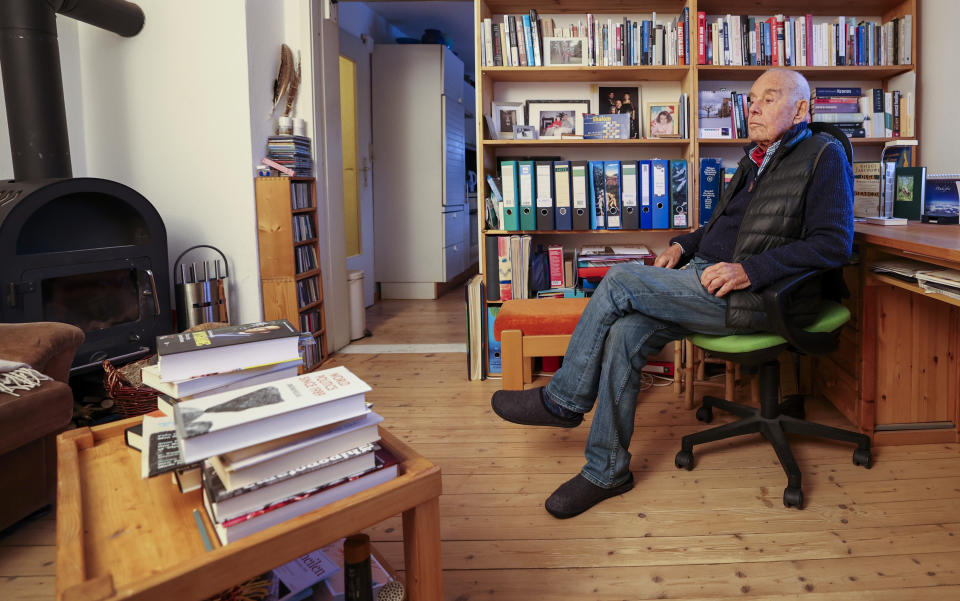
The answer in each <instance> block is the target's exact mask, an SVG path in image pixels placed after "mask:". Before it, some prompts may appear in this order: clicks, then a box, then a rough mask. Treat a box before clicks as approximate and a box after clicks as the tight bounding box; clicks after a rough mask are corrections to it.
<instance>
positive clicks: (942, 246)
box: [815, 222, 960, 444]
mask: <svg viewBox="0 0 960 601" xmlns="http://www.w3.org/2000/svg"><path fill="white" fill-rule="evenodd" d="M855 232H856V234H855V237H854V243H855V244H856V245H857V246H858V248H859V251H860V258H861V260H860V264H859V265H856V266H852V267H850V268H848V269H847V270H846V273H845V277H846V279H847V284H848V286H849V287H850V288H851V292H852V298H851V300H850V304H849V306H850V308H851V311H852V312H853V319H852V320H851V324H850V326H849V327H848V328H846V330H845V332H844V333H843V335H842V336H841V343H840V348H839V349H838V351H837V352H835V353H833V354H832V355H831V356H829V358H827V359H824V360H821V361H819V362H818V368H819V369H818V370H817V376H816V377H815V382H816V386H817V390H818V391H819V392H820V393H821V394H823V395H824V396H826V397H827V398H828V399H830V400H831V401H833V403H834V404H835V405H836V406H837V407H838V408H839V409H840V410H841V411H842V412H843V413H844V414H845V415H846V416H847V418H848V419H850V421H852V422H853V423H854V424H856V425H857V426H858V428H859V429H860V431H861V432H864V433H865V434H868V435H870V436H871V437H872V438H873V441H874V443H875V444H915V443H932V442H958V441H960V426H958V424H960V301H958V300H956V299H953V298H950V297H948V296H946V295H942V294H926V293H925V292H924V291H923V290H922V289H921V288H920V287H919V286H918V285H916V284H912V283H909V282H904V281H901V280H898V279H896V278H892V277H888V276H884V275H880V274H876V273H873V272H872V271H871V269H870V267H871V265H872V264H873V263H874V262H875V261H877V260H882V259H889V258H893V257H904V258H908V259H914V260H918V261H922V262H925V263H930V264H931V265H934V266H942V267H946V268H950V269H960V226H953V225H934V224H924V223H917V222H911V223H910V224H908V225H906V226H882V225H868V224H863V223H858V224H857V225H856V228H855Z"/></svg>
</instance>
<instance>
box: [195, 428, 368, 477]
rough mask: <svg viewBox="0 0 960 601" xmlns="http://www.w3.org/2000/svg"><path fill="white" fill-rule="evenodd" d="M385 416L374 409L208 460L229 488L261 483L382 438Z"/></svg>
mask: <svg viewBox="0 0 960 601" xmlns="http://www.w3.org/2000/svg"><path fill="white" fill-rule="evenodd" d="M382 421H383V418H382V417H380V416H379V415H377V414H376V413H374V412H372V411H368V412H367V413H365V414H364V415H361V416H359V417H355V418H351V419H348V420H344V421H342V422H337V423H334V424H328V425H326V426H321V427H320V428H314V429H312V430H307V431H305V432H299V433H297V434H291V435H290V436H285V437H283V438H277V439H274V440H270V441H267V442H264V443H261V444H259V445H254V446H252V447H246V448H243V449H239V450H237V451H232V452H230V453H225V454H223V455H215V456H213V457H211V458H210V459H208V460H207V462H208V463H209V464H210V466H211V467H212V468H213V469H214V471H215V472H216V473H217V476H219V478H220V481H221V482H222V483H223V485H224V487H226V488H227V489H228V490H232V489H234V488H241V487H244V486H247V485H249V484H253V483H255V482H260V481H261V480H264V479H266V478H269V477H270V476H272V475H274V474H279V473H283V472H286V471H289V470H293V469H296V468H298V467H300V466H303V465H307V464H309V463H311V462H313V461H316V459H317V458H318V457H329V456H331V455H336V454H338V453H343V452H345V451H349V450H350V449H354V448H357V447H362V446H365V445H370V444H373V443H375V442H377V441H378V440H380V431H379V428H378V426H377V424H379V423H380V422H382Z"/></svg>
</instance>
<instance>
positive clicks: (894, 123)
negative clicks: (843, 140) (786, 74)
mask: <svg viewBox="0 0 960 601" xmlns="http://www.w3.org/2000/svg"><path fill="white" fill-rule="evenodd" d="M914 108H915V107H914V99H913V93H912V92H907V93H905V94H904V93H901V91H900V90H889V91H884V90H883V89H882V88H868V89H867V90H862V89H861V88H816V89H815V90H814V93H813V98H812V99H811V101H810V109H811V111H812V113H813V116H812V120H813V121H815V122H822V123H833V124H835V125H837V127H839V128H840V129H841V130H843V132H844V133H845V134H847V137H850V138H891V137H892V138H899V137H913V136H914V135H915V131H914Z"/></svg>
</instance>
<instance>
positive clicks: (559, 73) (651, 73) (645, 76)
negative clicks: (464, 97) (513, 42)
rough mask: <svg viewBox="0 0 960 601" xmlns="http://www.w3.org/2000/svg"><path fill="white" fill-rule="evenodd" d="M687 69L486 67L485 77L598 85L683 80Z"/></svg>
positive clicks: (631, 66)
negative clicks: (608, 82)
mask: <svg viewBox="0 0 960 601" xmlns="http://www.w3.org/2000/svg"><path fill="white" fill-rule="evenodd" d="M689 71H690V69H689V68H688V67H687V66H686V65H683V66H674V65H630V66H604V67H590V66H569V65H567V66H562V67H554V66H550V67H483V68H482V69H481V75H482V76H483V77H485V78H487V79H489V80H490V81H502V82H510V81H512V82H541V83H548V82H594V81H603V80H609V81H681V80H683V78H684V77H686V76H687V75H688V73H689Z"/></svg>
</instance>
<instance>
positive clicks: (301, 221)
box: [255, 177, 328, 371]
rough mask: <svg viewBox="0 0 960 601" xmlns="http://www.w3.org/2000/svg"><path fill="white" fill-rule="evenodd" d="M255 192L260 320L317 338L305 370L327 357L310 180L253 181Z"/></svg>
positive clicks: (318, 254) (314, 207) (295, 178)
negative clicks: (286, 323)
mask: <svg viewBox="0 0 960 601" xmlns="http://www.w3.org/2000/svg"><path fill="white" fill-rule="evenodd" d="M255 189H256V197H257V245H258V247H259V251H260V252H259V258H260V287H261V291H262V295H263V315H264V319H267V320H272V319H286V320H288V321H289V322H290V323H292V324H294V325H295V326H298V327H300V328H301V329H303V326H304V323H309V324H310V326H311V328H310V329H309V330H305V331H309V332H310V334H311V336H313V338H315V339H316V342H317V345H316V346H317V352H316V353H314V354H313V355H314V357H315V359H316V360H315V361H314V362H312V363H310V362H308V364H306V365H304V367H303V369H304V371H309V370H311V369H313V368H314V367H316V365H317V364H319V363H320V362H322V361H323V360H324V359H326V358H327V356H328V351H327V336H326V327H325V325H326V322H325V317H324V311H323V309H324V306H323V276H322V273H321V267H320V248H319V238H318V237H317V234H316V232H317V231H318V228H317V221H316V219H317V216H316V213H317V210H316V206H317V203H316V196H315V194H316V192H315V180H314V179H313V178H305V177H258V178H256V180H255ZM305 235H306V236H308V237H306V238H304V239H303V240H298V238H299V237H301V236H305ZM308 314H310V315H311V316H312V317H311V318H310V319H305V316H306V315H308Z"/></svg>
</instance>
